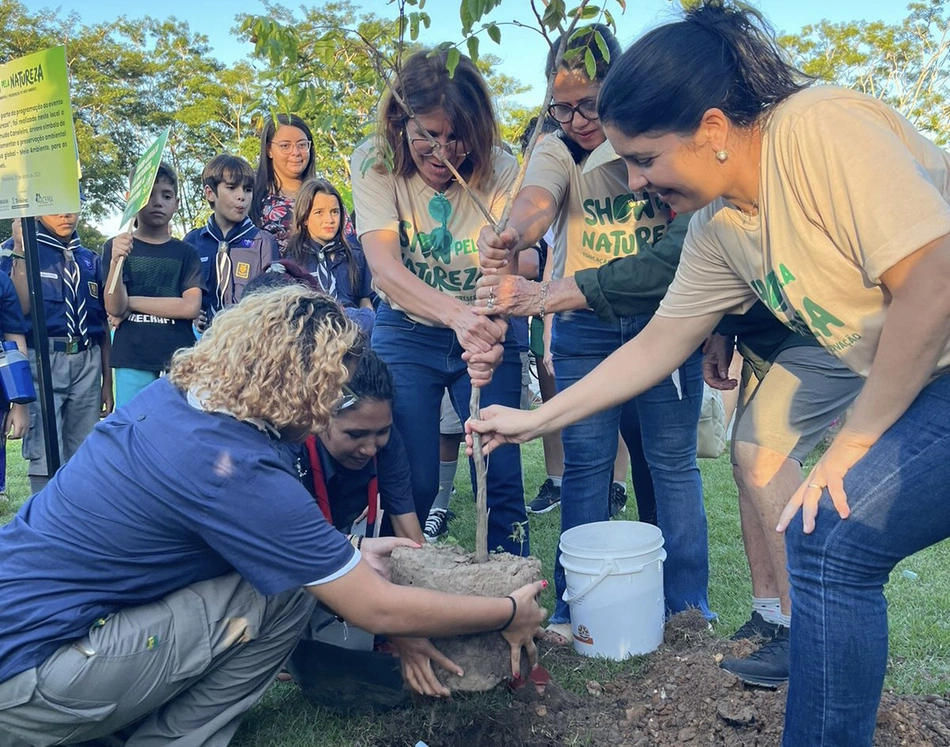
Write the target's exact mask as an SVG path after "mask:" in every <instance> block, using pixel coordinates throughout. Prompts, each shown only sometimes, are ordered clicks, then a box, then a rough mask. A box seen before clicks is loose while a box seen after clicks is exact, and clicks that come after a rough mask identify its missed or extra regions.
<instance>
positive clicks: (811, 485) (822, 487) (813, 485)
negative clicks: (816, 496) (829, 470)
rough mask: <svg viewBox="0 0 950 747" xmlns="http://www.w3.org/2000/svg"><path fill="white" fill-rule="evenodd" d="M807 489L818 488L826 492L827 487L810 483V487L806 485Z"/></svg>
mask: <svg viewBox="0 0 950 747" xmlns="http://www.w3.org/2000/svg"><path fill="white" fill-rule="evenodd" d="M805 487H808V488H818V489H819V490H824V489H825V486H824V485H819V484H818V483H817V482H810V483H808V485H806V486H805Z"/></svg>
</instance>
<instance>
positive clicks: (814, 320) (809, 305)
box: [802, 296, 844, 337]
mask: <svg viewBox="0 0 950 747" xmlns="http://www.w3.org/2000/svg"><path fill="white" fill-rule="evenodd" d="M802 307H803V308H804V309H805V313H806V314H808V319H809V320H810V326H811V328H812V329H813V330H817V331H818V332H821V334H822V335H823V336H825V337H831V330H830V329H828V327H830V326H831V325H834V326H835V327H844V322H842V321H841V320H840V319H839V318H838V317H836V316H835V315H834V314H832V313H831V312H830V311H828V310H827V309H825V308H823V307H822V306H819V305H818V304H817V303H815V302H814V301H812V300H811V299H810V298H809V297H808V296H805V297H804V298H802Z"/></svg>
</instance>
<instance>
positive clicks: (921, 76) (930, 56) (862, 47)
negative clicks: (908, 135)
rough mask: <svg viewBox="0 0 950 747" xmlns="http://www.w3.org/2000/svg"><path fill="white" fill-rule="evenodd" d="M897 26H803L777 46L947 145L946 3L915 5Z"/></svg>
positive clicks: (949, 43) (949, 23)
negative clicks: (784, 48)
mask: <svg viewBox="0 0 950 747" xmlns="http://www.w3.org/2000/svg"><path fill="white" fill-rule="evenodd" d="M907 10H908V16H907V18H905V19H904V20H903V21H901V22H900V23H898V24H894V25H889V24H885V23H883V22H881V21H852V22H850V23H830V22H828V21H821V22H820V23H817V24H812V25H809V26H805V27H804V28H803V29H802V31H801V33H800V34H796V35H788V36H783V37H782V38H781V39H780V41H781V43H782V44H783V45H784V46H785V47H786V49H788V50H789V51H790V52H791V54H792V55H793V57H794V60H795V62H796V64H798V65H799V67H801V69H802V70H804V71H805V72H806V73H808V74H810V75H814V76H815V77H816V78H818V79H819V80H822V81H825V82H828V83H835V84H837V85H841V86H846V87H848V88H853V89H855V90H857V91H861V92H863V93H866V94H868V95H870V96H874V97H875V98H878V99H881V100H882V101H885V102H886V103H888V104H890V105H891V106H893V107H894V108H895V109H897V110H898V111H900V112H901V113H902V114H903V115H904V116H906V117H907V118H908V119H909V120H910V121H911V122H912V123H913V124H914V126H915V127H917V128H918V129H920V130H921V131H922V132H924V133H925V134H927V135H928V136H929V137H930V138H931V139H932V140H933V141H934V142H935V143H937V145H941V146H946V145H948V143H950V14H948V9H947V0H927V2H913V3H911V4H910V5H908V6H907Z"/></svg>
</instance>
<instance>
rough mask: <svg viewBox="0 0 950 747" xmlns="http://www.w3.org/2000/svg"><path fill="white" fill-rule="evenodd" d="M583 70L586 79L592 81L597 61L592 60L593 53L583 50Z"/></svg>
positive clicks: (594, 76) (595, 72) (595, 75)
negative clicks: (584, 70) (585, 72)
mask: <svg viewBox="0 0 950 747" xmlns="http://www.w3.org/2000/svg"><path fill="white" fill-rule="evenodd" d="M584 68H585V69H586V70H587V77H588V78H590V79H591V80H594V79H595V78H596V77H597V61H596V60H595V59H594V53H593V52H591V51H590V50H589V49H585V50H584Z"/></svg>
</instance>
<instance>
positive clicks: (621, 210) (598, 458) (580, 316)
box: [479, 24, 713, 635]
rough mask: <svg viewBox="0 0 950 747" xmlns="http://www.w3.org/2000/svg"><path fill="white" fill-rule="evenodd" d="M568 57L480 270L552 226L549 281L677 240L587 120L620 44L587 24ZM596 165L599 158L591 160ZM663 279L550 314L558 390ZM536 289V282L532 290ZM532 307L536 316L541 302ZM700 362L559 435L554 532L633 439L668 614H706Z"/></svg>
mask: <svg viewBox="0 0 950 747" xmlns="http://www.w3.org/2000/svg"><path fill="white" fill-rule="evenodd" d="M595 33H599V34H600V35H601V37H602V38H603V40H604V42H605V43H606V45H607V48H608V50H609V52H610V55H609V59H608V58H606V57H605V55H603V54H602V52H601V49H600V45H598V44H597V43H596V40H595V37H594V34H595ZM567 50H568V52H567V53H566V54H565V58H564V61H563V62H562V63H561V65H560V67H559V68H558V69H557V70H554V61H555V60H554V54H553V51H552V53H551V54H550V55H549V57H548V62H547V69H546V73H547V74H548V76H550V75H552V74H554V76H555V77H554V100H553V103H552V104H551V106H550V107H549V110H548V111H549V113H550V114H551V116H552V117H553V118H554V119H555V120H557V121H558V122H559V123H560V126H561V132H560V133H559V136H558V137H555V136H553V135H552V136H549V137H546V138H545V139H544V140H543V141H542V142H541V143H540V145H538V147H537V149H536V151H535V152H534V154H532V156H531V160H530V162H529V165H528V173H527V177H526V179H525V182H524V187H522V189H521V191H520V192H519V193H518V196H517V198H516V199H515V203H514V207H513V209H512V212H511V219H510V220H509V222H508V226H507V228H506V230H505V231H504V232H503V233H502V234H501V236H499V235H497V234H496V233H495V232H494V231H493V230H492V229H491V228H490V227H486V228H485V229H483V230H482V233H481V236H480V238H479V249H480V250H481V252H482V257H481V261H482V264H483V266H484V267H486V268H488V267H499V266H505V263H507V262H508V260H509V259H510V257H511V256H513V255H516V254H517V252H519V251H521V250H523V249H525V248H527V247H530V246H532V245H533V244H534V243H535V242H536V241H537V240H538V239H539V238H541V236H542V235H543V234H544V232H545V231H547V229H548V227H549V226H551V225H552V224H553V230H554V237H555V244H554V247H553V252H552V255H551V257H550V258H549V261H550V262H553V266H554V270H553V275H552V277H553V278H554V279H555V280H557V279H559V278H562V277H567V276H571V275H573V274H574V273H575V272H578V271H581V270H583V269H585V268H588V267H597V266H600V265H603V264H605V263H606V262H608V261H610V260H612V259H614V258H615V257H620V256H624V255H630V254H639V253H647V252H654V251H660V250H661V249H663V248H664V247H666V246H668V245H670V244H673V245H674V246H675V249H676V250H677V251H678V249H679V245H680V243H681V242H682V239H683V235H684V233H685V224H686V218H685V217H684V216H680V217H677V218H676V219H675V220H674V218H673V214H672V212H671V211H670V209H669V206H668V205H666V203H664V202H662V201H661V200H660V199H658V197H657V195H656V193H655V192H652V191H648V190H647V189H645V188H643V187H639V188H637V189H635V190H631V189H630V188H629V187H628V186H627V181H626V169H625V168H624V165H623V163H622V162H620V161H619V160H618V159H616V158H615V157H614V156H613V153H612V152H611V151H610V146H609V144H608V143H606V137H605V136H604V132H603V129H602V128H601V123H600V121H599V118H598V116H597V95H598V93H599V91H600V89H601V86H602V84H603V80H604V77H605V76H606V75H607V73H608V70H609V69H610V67H611V64H612V63H616V61H617V59H619V57H620V54H621V50H620V45H619V44H618V43H617V40H616V39H615V38H614V36H613V34H612V33H611V32H610V30H609V29H608V28H607V27H606V26H603V25H600V24H596V25H594V26H592V27H590V31H589V32H588V33H586V34H583V35H575V36H574V38H573V39H572V40H570V41H569V42H568V44H567ZM587 54H592V55H593V57H594V60H595V63H596V73H595V77H594V79H593V80H591V78H590V77H588V74H587V70H586V64H585V59H586V56H587ZM598 160H602V161H603V163H601V164H600V165H595V164H596V162H597V161H598ZM654 245H657V246H656V247H655V248H654ZM671 277H672V274H670V275H669V276H667V277H665V278H663V279H661V280H658V285H657V287H656V288H654V289H653V292H652V293H648V294H645V298H644V300H643V303H642V304H641V305H640V309H639V313H637V315H635V316H628V317H623V318H620V319H616V320H615V321H612V322H608V321H603V320H601V319H599V318H598V317H597V315H596V314H595V313H594V312H593V311H588V310H582V311H574V312H571V313H565V314H558V315H556V316H555V317H554V321H553V326H552V335H551V353H552V356H553V360H554V375H555V380H556V383H557V387H558V391H563V390H564V389H566V388H568V387H569V386H571V385H572V384H573V383H574V382H576V381H578V380H580V379H581V378H582V377H583V376H585V375H586V374H587V373H589V372H590V371H592V370H593V369H594V368H595V367H596V366H597V365H598V364H599V363H600V362H601V361H603V360H604V359H605V358H606V357H607V356H608V355H610V354H611V353H613V352H614V351H615V350H616V349H617V348H619V347H620V346H621V345H622V344H623V343H624V342H626V341H627V340H629V339H631V338H632V337H634V336H635V335H637V334H638V333H639V332H640V331H641V330H642V329H643V328H644V327H645V326H646V324H647V323H648V322H649V321H650V319H651V317H652V315H653V312H654V311H655V310H656V307H657V306H658V305H659V300H660V298H662V296H663V293H664V292H665V290H666V285H667V284H668V282H669V279H670V278H671ZM546 288H547V284H546V283H545V284H543V285H542V293H544V290H545V289H546ZM540 310H541V316H542V317H543V316H544V314H545V309H544V305H543V304H542V306H541V309H540ZM701 362H702V361H701V355H700V353H699V350H698V345H697V350H695V351H694V354H693V355H691V356H690V357H689V358H688V360H687V361H686V362H685V363H684V364H683V365H682V366H681V367H679V368H678V370H677V371H676V372H674V375H673V376H667V377H666V378H664V379H663V380H662V381H659V382H658V383H657V384H656V385H655V386H654V387H652V388H651V389H650V390H648V391H647V392H645V393H643V394H642V395H641V396H640V397H637V398H636V399H632V400H630V401H628V402H624V403H622V404H618V405H617V406H615V407H612V408H611V409H609V410H607V411H605V412H603V413H600V414H598V415H597V416H595V417H591V418H588V419H586V420H584V421H583V422H582V423H578V424H577V425H573V426H571V427H569V428H567V429H566V430H565V431H564V432H563V433H562V434H561V440H562V443H563V448H564V476H563V478H562V483H561V494H562V496H563V498H562V500H561V530H562V531H565V530H567V529H570V528H572V527H575V526H579V525H581V524H586V523H589V522H595V521H606V520H607V519H608V518H609V516H610V515H611V513H610V505H609V503H610V496H611V483H612V472H613V464H614V456H615V454H616V453H617V434H618V429H619V431H620V432H621V433H622V434H623V435H624V439H625V441H627V442H628V443H631V444H636V443H638V442H640V441H641V438H642V444H643V453H644V456H645V457H646V463H647V464H648V465H649V469H650V473H651V474H652V479H653V487H654V493H655V498H656V512H657V523H658V525H659V527H660V528H661V530H662V531H663V536H664V539H665V545H664V547H665V549H666V552H667V560H666V563H665V565H664V569H663V576H664V579H663V580H664V592H665V598H666V607H667V609H668V611H670V612H673V613H675V612H681V611H683V610H685V609H688V608H690V607H695V608H697V609H699V610H700V611H701V612H702V613H703V614H704V615H706V616H707V617H713V614H712V613H711V612H710V610H709V602H708V594H707V583H708V578H709V567H708V544H707V531H706V514H705V512H704V509H703V493H702V482H701V480H700V476H699V469H698V467H697V465H696V429H697V424H698V421H699V413H700V408H701V406H702V392H703V381H702V371H701ZM557 558H558V560H557V561H556V565H555V574H554V579H555V586H556V590H557V598H558V602H557V605H556V607H555V609H554V612H553V613H552V615H551V620H550V622H551V624H552V632H556V633H559V634H562V635H566V633H567V623H569V622H570V610H569V609H568V606H567V604H565V603H564V602H563V601H562V600H561V596H562V595H563V593H564V590H565V586H566V584H565V578H564V571H563V569H562V567H561V565H560V553H558V556H557Z"/></svg>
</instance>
